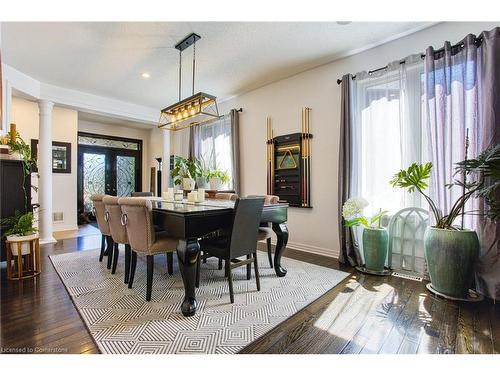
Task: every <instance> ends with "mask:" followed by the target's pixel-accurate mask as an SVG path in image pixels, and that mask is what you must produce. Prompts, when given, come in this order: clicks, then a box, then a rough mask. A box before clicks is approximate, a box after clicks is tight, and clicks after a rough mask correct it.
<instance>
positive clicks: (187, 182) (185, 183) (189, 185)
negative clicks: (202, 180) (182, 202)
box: [182, 178, 195, 190]
mask: <svg viewBox="0 0 500 375" xmlns="http://www.w3.org/2000/svg"><path fill="white" fill-rule="evenodd" d="M194 184H195V181H194V180H193V179H192V178H183V179H182V189H184V190H194Z"/></svg>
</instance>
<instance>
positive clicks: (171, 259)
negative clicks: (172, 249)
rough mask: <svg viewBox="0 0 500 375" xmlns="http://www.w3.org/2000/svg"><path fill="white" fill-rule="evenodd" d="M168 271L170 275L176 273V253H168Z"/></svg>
mask: <svg viewBox="0 0 500 375" xmlns="http://www.w3.org/2000/svg"><path fill="white" fill-rule="evenodd" d="M167 272H168V274H169V275H173V274H174V253H167Z"/></svg>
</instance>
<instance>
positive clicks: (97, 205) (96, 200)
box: [90, 194, 111, 236]
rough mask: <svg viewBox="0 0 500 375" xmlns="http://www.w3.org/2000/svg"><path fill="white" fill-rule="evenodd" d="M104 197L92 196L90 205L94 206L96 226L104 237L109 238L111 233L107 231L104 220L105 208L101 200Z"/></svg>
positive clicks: (106, 224)
mask: <svg viewBox="0 0 500 375" xmlns="http://www.w3.org/2000/svg"><path fill="white" fill-rule="evenodd" d="M105 196H106V195H104V194H94V195H92V196H91V197H90V200H91V201H92V204H93V205H94V215H95V218H96V220H97V226H98V227H99V230H100V231H101V233H102V234H103V235H104V236H111V231H110V230H109V224H108V222H107V221H106V219H105V212H106V208H105V207H104V203H103V202H102V199H103V198H104V197H105Z"/></svg>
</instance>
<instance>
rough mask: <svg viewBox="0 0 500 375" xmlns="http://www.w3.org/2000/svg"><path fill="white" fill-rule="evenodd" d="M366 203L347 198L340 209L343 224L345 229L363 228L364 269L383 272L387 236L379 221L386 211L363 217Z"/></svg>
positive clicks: (387, 241)
mask: <svg viewBox="0 0 500 375" xmlns="http://www.w3.org/2000/svg"><path fill="white" fill-rule="evenodd" d="M367 206H368V202H367V201H366V200H365V199H363V198H349V199H348V200H347V201H346V202H345V203H344V206H343V207H342V216H343V217H344V220H345V222H344V224H345V226H347V227H353V226H357V225H361V226H362V227H363V256H364V258H365V268H366V269H367V270H369V271H375V272H382V271H384V265H385V259H386V258H387V249H388V243H389V236H388V234H387V230H386V228H384V227H382V226H381V223H380V219H381V218H382V216H383V215H385V214H386V213H387V211H382V209H380V210H379V212H378V213H377V214H376V215H374V216H373V217H371V218H367V217H366V216H363V209H364V208H365V207H367Z"/></svg>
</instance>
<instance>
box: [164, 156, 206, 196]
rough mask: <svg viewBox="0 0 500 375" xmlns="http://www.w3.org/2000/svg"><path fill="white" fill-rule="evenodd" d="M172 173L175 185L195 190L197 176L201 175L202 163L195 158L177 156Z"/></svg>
mask: <svg viewBox="0 0 500 375" xmlns="http://www.w3.org/2000/svg"><path fill="white" fill-rule="evenodd" d="M170 175H171V176H172V178H173V179H174V184H175V185H179V186H182V189H184V190H193V189H194V186H195V183H196V178H198V177H200V176H201V168H200V164H199V163H198V162H197V161H196V160H194V159H189V158H183V157H182V156H176V157H175V163H174V169H172V171H171V172H170Z"/></svg>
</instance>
